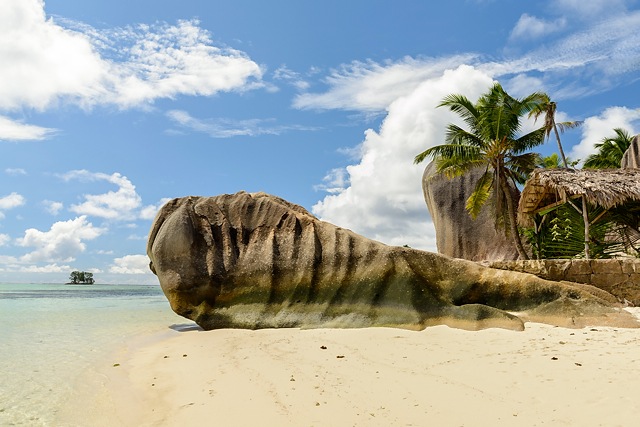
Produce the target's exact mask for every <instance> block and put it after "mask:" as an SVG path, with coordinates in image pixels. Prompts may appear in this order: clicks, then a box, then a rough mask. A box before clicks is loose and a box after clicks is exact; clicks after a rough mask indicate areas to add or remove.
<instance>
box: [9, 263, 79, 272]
mask: <svg viewBox="0 0 640 427" xmlns="http://www.w3.org/2000/svg"><path fill="white" fill-rule="evenodd" d="M15 270H16V271H18V272H21V273H69V272H70V271H72V270H73V268H71V267H70V266H68V265H58V264H56V263H53V264H47V265H43V266H38V265H27V266H20V267H18V268H17V269H15Z"/></svg>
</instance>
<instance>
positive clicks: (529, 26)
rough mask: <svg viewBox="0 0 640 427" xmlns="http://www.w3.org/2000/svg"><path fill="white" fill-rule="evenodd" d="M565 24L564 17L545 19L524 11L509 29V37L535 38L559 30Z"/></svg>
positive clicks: (514, 38) (513, 38) (515, 38)
mask: <svg viewBox="0 0 640 427" xmlns="http://www.w3.org/2000/svg"><path fill="white" fill-rule="evenodd" d="M566 25H567V20H566V19H565V18H558V19H556V20H555V21H545V20H543V19H540V18H536V17H535V16H531V15H528V14H526V13H524V14H522V16H520V19H519V20H518V22H517V23H516V26H515V27H514V28H513V30H511V35H510V36H509V38H510V39H512V40H517V39H537V38H540V37H542V36H545V35H549V34H551V33H555V32H558V31H561V30H562V29H564V28H565V26H566Z"/></svg>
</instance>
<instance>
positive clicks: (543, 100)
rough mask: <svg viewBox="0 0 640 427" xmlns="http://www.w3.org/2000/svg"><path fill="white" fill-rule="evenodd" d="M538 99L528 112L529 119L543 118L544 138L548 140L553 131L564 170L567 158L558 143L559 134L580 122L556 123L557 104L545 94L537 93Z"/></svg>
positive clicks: (560, 144) (566, 166)
mask: <svg viewBox="0 0 640 427" xmlns="http://www.w3.org/2000/svg"><path fill="white" fill-rule="evenodd" d="M538 97H539V99H538V103H537V104H536V105H534V107H533V109H532V110H531V111H530V112H529V117H533V118H534V119H535V120H536V121H537V120H538V118H539V117H540V116H544V130H545V136H546V137H547V139H549V136H550V135H551V131H553V133H554V135H555V137H556V142H557V143H558V152H559V153H560V157H561V159H562V165H563V166H564V167H565V168H568V167H569V162H568V161H567V157H566V156H565V155H564V150H563V148H562V142H561V141H560V134H561V133H563V132H564V131H565V130H567V129H573V128H575V127H578V126H580V125H581V124H582V122H581V121H572V122H560V123H556V108H557V104H556V103H555V102H554V101H551V99H550V98H549V95H547V94H546V93H538Z"/></svg>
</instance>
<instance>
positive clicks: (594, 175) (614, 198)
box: [518, 168, 640, 222]
mask: <svg viewBox="0 0 640 427" xmlns="http://www.w3.org/2000/svg"><path fill="white" fill-rule="evenodd" d="M577 197H584V198H585V199H586V201H587V202H588V203H589V204H590V205H592V206H600V207H602V208H604V209H611V208H613V207H615V206H620V205H622V204H625V203H628V202H640V169H579V170H576V169H560V168H559V169H535V170H534V171H533V173H532V174H531V177H530V178H529V180H528V181H527V182H526V184H525V186H524V189H523V191H522V195H521V197H520V205H519V208H518V212H519V214H520V220H521V221H522V222H528V221H527V219H528V218H527V217H530V216H532V215H534V214H536V213H542V212H544V211H548V210H551V209H553V208H554V207H556V206H558V205H560V204H562V203H566V202H567V201H568V200H570V199H572V198H577Z"/></svg>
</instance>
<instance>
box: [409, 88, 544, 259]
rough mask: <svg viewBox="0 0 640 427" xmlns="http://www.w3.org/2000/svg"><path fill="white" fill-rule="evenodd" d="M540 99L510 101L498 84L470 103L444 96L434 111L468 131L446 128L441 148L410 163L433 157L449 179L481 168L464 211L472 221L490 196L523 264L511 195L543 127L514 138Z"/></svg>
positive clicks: (529, 166)
mask: <svg viewBox="0 0 640 427" xmlns="http://www.w3.org/2000/svg"><path fill="white" fill-rule="evenodd" d="M540 99H541V97H540V94H539V93H534V94H531V95H529V96H527V97H525V98H523V99H516V98H513V97H511V96H510V95H509V94H507V93H506V92H505V90H504V89H503V88H502V86H501V85H500V84H499V83H496V84H494V85H493V87H491V88H490V89H489V91H488V92H487V93H485V94H484V95H482V96H481V97H480V99H478V101H477V102H476V103H475V104H473V103H472V102H471V101H469V99H467V98H466V97H465V96H463V95H458V94H452V95H449V96H447V97H445V98H444V99H443V101H442V102H441V103H440V105H439V107H447V108H449V110H451V111H453V112H455V113H457V114H458V115H459V116H460V117H461V118H462V119H463V120H464V122H465V123H466V125H467V127H468V129H469V130H466V129H463V128H461V127H459V126H457V125H455V124H449V125H448V127H447V133H446V137H445V141H446V144H443V145H438V146H435V147H431V148H429V149H427V150H425V151H423V152H422V153H420V154H418V155H417V156H416V157H415V159H414V161H415V163H420V162H422V161H423V160H424V159H426V158H433V159H434V160H435V164H436V170H437V171H438V172H439V173H442V174H444V175H445V176H447V177H448V178H453V177H455V176H460V175H463V174H464V173H465V172H467V171H469V170H471V169H473V168H477V167H483V168H484V169H485V171H484V174H482V176H481V177H480V178H479V179H478V182H477V183H476V186H475V189H474V191H473V193H472V194H471V196H470V197H469V199H468V200H467V204H466V209H467V211H468V212H469V213H470V214H471V216H472V217H473V218H475V217H477V215H478V214H479V213H480V210H481V209H482V206H484V204H485V203H486V201H487V200H488V199H489V197H491V196H492V193H493V195H494V197H495V198H496V210H497V213H498V215H501V216H502V217H504V216H506V217H507V218H506V219H507V220H508V224H509V228H510V231H511V234H512V238H513V241H514V243H515V245H516V248H517V250H518V254H519V255H520V258H522V259H528V256H527V252H526V251H525V249H524V247H523V245H522V241H521V239H520V234H519V232H518V226H517V222H516V204H515V201H514V194H515V193H517V189H516V185H517V184H522V183H524V181H525V180H526V177H527V175H528V173H529V172H530V171H531V170H533V168H534V167H535V164H536V161H537V160H538V158H539V157H538V155H537V154H534V153H530V152H529V153H528V152H527V151H528V150H529V149H531V148H532V147H534V146H537V145H540V144H542V143H543V142H544V137H545V128H544V127H541V128H539V129H537V130H534V131H532V132H530V133H527V134H525V135H519V132H520V128H521V123H520V118H521V117H522V116H523V115H525V114H527V113H529V112H530V111H532V110H533V108H535V106H536V105H537V104H538V103H539V102H540ZM505 206H506V209H505Z"/></svg>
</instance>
